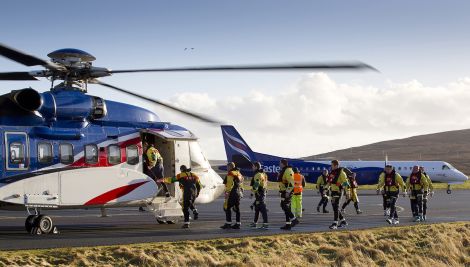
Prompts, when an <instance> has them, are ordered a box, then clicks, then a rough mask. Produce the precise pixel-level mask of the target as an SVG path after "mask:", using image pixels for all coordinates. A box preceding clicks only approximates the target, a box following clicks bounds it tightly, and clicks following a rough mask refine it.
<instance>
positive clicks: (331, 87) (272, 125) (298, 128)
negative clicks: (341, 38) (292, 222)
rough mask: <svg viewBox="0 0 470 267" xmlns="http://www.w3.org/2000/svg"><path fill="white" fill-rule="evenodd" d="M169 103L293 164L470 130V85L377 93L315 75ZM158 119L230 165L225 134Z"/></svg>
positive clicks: (395, 86) (396, 87)
mask: <svg viewBox="0 0 470 267" xmlns="http://www.w3.org/2000/svg"><path fill="white" fill-rule="evenodd" d="M170 102H172V103H175V104H176V105H177V106H180V107H184V108H186V109H189V110H192V111H195V112H199V113H203V114H208V115H212V116H213V117H217V118H220V119H222V120H223V121H225V122H227V123H229V124H233V125H234V126H235V127H236V128H237V129H238V130H239V131H240V133H241V134H242V136H243V137H244V138H245V140H246V141H247V142H248V143H249V145H250V146H251V148H252V149H253V150H255V151H259V152H263V153H269V154H275V155H280V156H288V157H300V156H307V155H313V154H318V153H323V152H328V151H331V150H336V149H340V148H347V147H351V146H359V145H364V144H368V143H373V142H377V141H383V140H389V139H395V138H403V137H407V136H412V135H417V134H425V133H431V132H440V131H447V130H454V129H463V128H469V126H470V115H469V114H470V105H469V103H470V78H464V79H460V80H458V81H455V82H452V83H449V84H447V85H445V86H434V87H431V86H426V85H423V84H422V83H420V82H418V81H410V82H406V83H391V82H389V83H388V85H387V86H386V88H376V87H372V86H364V85H358V84H345V83H337V82H335V81H334V80H332V79H331V78H330V77H329V76H328V75H327V74H325V73H312V74H308V75H305V76H303V77H302V78H301V79H300V80H299V81H298V82H297V83H295V84H294V86H293V87H292V88H287V89H286V90H284V91H283V92H280V93H278V94H276V95H266V94H264V93H262V92H259V91H252V92H251V93H249V94H248V95H245V96H240V95H236V92H234V93H232V95H228V96H227V97H226V98H223V99H215V98H212V97H210V96H209V95H208V94H200V93H183V94H178V95H175V96H174V97H172V98H171V99H170ZM158 113H159V114H160V115H161V117H162V118H164V119H165V120H169V121H175V122H178V123H177V124H180V125H182V126H185V127H186V128H188V129H190V130H191V131H193V132H194V133H196V135H198V136H199V137H200V138H201V145H202V146H203V149H204V151H205V153H206V155H207V156H208V158H211V159H223V158H225V152H224V148H223V142H222V139H221V134H220V129H218V128H214V127H210V126H207V125H205V124H203V123H199V122H194V121H191V120H188V119H185V118H182V117H180V116H178V115H175V114H172V113H169V112H162V111H161V110H159V111H158Z"/></svg>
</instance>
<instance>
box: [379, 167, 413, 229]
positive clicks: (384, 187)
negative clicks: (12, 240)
mask: <svg viewBox="0 0 470 267" xmlns="http://www.w3.org/2000/svg"><path fill="white" fill-rule="evenodd" d="M400 189H402V190H403V196H406V188H405V183H404V182H403V178H402V177H401V175H400V174H399V173H397V172H396V171H395V169H394V168H393V166H392V165H387V166H385V171H384V172H382V173H381V174H380V175H379V181H378V184H377V195H378V194H380V191H382V194H383V195H384V196H385V200H386V201H387V203H389V206H390V214H389V215H388V218H387V219H386V221H387V222H388V223H389V224H399V223H400V221H399V220H398V213H397V208H396V204H397V200H398V195H399V194H400Z"/></svg>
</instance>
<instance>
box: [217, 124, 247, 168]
mask: <svg viewBox="0 0 470 267" xmlns="http://www.w3.org/2000/svg"><path fill="white" fill-rule="evenodd" d="M222 131H223V133H224V139H225V143H226V144H227V145H228V146H229V147H230V148H231V149H233V150H234V151H236V152H238V153H240V154H241V155H243V156H245V157H246V158H247V159H248V160H250V161H251V160H252V158H251V157H250V155H249V154H248V153H247V152H246V151H250V149H249V148H248V145H247V144H246V143H245V142H244V141H243V140H241V139H240V138H237V137H235V136H233V135H231V134H229V133H227V131H226V130H225V129H222Z"/></svg>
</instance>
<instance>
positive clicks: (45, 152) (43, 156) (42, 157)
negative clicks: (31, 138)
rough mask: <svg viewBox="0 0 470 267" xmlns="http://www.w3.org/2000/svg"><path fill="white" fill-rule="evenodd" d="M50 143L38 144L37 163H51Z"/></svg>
mask: <svg viewBox="0 0 470 267" xmlns="http://www.w3.org/2000/svg"><path fill="white" fill-rule="evenodd" d="M52 160H53V155H52V145H51V144H50V143H39V144H38V161H39V163H44V164H47V163H52Z"/></svg>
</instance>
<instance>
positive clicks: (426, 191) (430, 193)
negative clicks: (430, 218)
mask: <svg viewBox="0 0 470 267" xmlns="http://www.w3.org/2000/svg"><path fill="white" fill-rule="evenodd" d="M419 170H420V171H421V172H422V173H423V174H424V176H426V181H427V182H428V185H427V186H426V188H425V189H424V194H423V218H422V219H423V221H426V212H427V210H428V196H429V197H432V196H433V195H434V187H433V185H432V181H431V178H430V177H429V175H428V174H427V173H426V171H425V170H424V167H423V166H421V167H419Z"/></svg>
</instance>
